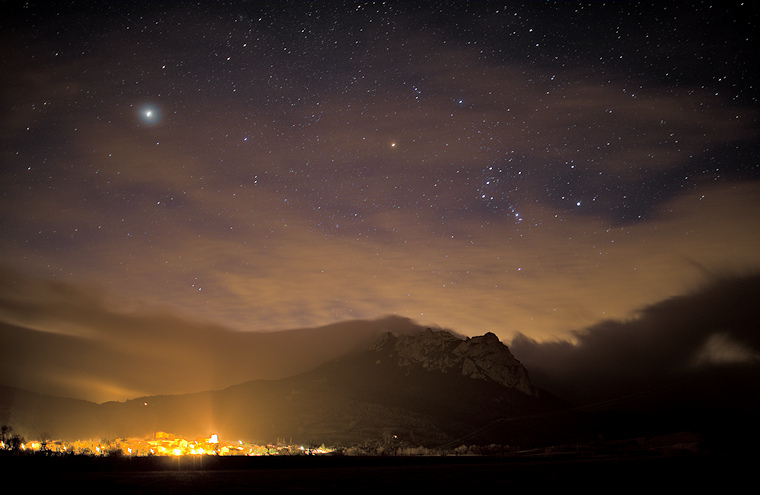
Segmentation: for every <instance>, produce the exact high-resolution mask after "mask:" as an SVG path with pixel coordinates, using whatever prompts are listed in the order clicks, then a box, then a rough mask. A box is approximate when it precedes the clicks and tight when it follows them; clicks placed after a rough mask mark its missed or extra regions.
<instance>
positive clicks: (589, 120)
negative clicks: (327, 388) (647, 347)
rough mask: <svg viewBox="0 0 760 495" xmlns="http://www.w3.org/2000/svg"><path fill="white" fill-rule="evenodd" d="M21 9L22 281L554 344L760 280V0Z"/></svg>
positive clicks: (175, 308)
mask: <svg viewBox="0 0 760 495" xmlns="http://www.w3.org/2000/svg"><path fill="white" fill-rule="evenodd" d="M8 3H9V4H10V5H5V4H4V5H3V7H2V9H3V10H4V11H5V12H4V13H3V15H2V16H1V17H2V20H0V36H1V37H2V40H3V42H4V46H7V47H12V48H13V49H9V50H4V52H3V54H2V55H1V56H2V59H3V66H4V67H5V68H6V69H4V71H3V75H2V76H0V78H1V80H2V109H3V110H2V113H1V114H0V115H2V117H0V125H1V126H2V135H1V136H0V140H2V155H1V157H2V158H0V159H1V160H2V167H1V169H0V181H1V182H0V183H1V184H2V196H1V197H0V211H1V212H2V215H1V216H0V246H2V250H3V253H4V264H5V265H6V268H10V269H13V270H16V271H17V272H18V273H20V274H23V275H24V276H30V277H42V278H48V279H49V278H55V279H57V280H61V281H64V282H66V283H69V284H74V285H85V286H96V287H99V288H101V289H102V291H103V292H104V293H107V294H109V295H110V296H111V297H113V298H114V300H116V301H121V302H120V303H119V304H125V305H127V306H129V305H130V304H147V305H149V306H151V307H163V308H167V311H172V312H177V313H179V314H182V315H186V316H188V317H191V318H200V319H203V320H209V321H214V322H217V323H219V324H222V325H224V326H227V327H229V328H233V329H237V330H255V331H264V330H278V329H285V328H294V327H299V326H316V325H321V324H325V323H330V322H334V321H341V320H346V319H353V318H376V317H380V316H383V315H386V314H397V315H401V316H407V317H410V318H413V319H415V320H418V321H420V322H422V323H425V324H433V325H440V326H443V327H447V328H452V329H454V330H457V331H459V332H462V333H465V334H482V333H483V332H485V331H493V332H495V333H497V334H498V335H500V336H501V337H502V338H509V337H510V336H511V335H513V334H514V333H515V332H522V333H525V334H528V335H531V336H534V337H535V338H539V339H543V338H551V337H557V336H564V335H567V334H568V332H570V331H572V330H577V329H579V328H582V327H584V326H587V325H590V324H592V323H594V322H596V321H598V320H600V319H604V318H625V317H626V316H628V315H630V314H631V312H632V311H634V310H636V309H637V308H639V307H641V306H642V305H644V304H647V303H651V302H654V301H657V300H660V299H663V298H666V297H669V296H672V295H674V294H677V293H679V292H681V291H683V290H684V289H685V288H686V287H688V286H689V285H690V284H692V283H694V282H695V281H698V280H699V279H700V278H701V277H703V276H704V273H705V272H715V271H723V270H739V271H741V270H747V269H755V268H757V265H758V261H760V249H758V248H760V204H759V203H758V201H757V198H758V197H760V183H759V182H758V180H759V179H760V164H759V163H758V161H759V156H760V155H759V154H758V140H757V136H758V133H757V129H758V100H757V96H758V91H757V76H758V74H757V63H756V61H755V60H754V57H755V55H754V54H755V53H757V48H758V46H757V45H758V44H757V35H756V34H755V33H756V28H757V17H756V15H755V14H754V13H753V12H752V10H751V8H750V6H749V5H747V4H741V3H737V4H732V5H724V4H721V6H718V5H717V4H715V5H713V4H710V3H705V2H688V3H686V2H675V3H671V2H669V3H635V4H634V3H628V2H607V3H600V2H541V3H538V2H529V3H525V4H522V3H506V4H498V5H497V4H494V3H492V2H445V1H443V2H420V3H417V2H348V1H346V2H222V3H200V4H194V3H193V4H190V3H174V2H172V3H166V4H164V3H155V2H131V3H128V4H126V3H102V4H90V3H85V4H79V3H75V4H73V5H68V4H67V5H63V4H60V5H59V4H52V5H46V6H44V7H43V6H39V5H33V4H31V5H26V4H23V5H22V4H16V3H14V2H8ZM697 267H698V268H697Z"/></svg>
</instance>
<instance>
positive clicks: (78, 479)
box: [0, 455, 751, 494]
mask: <svg viewBox="0 0 760 495" xmlns="http://www.w3.org/2000/svg"><path fill="white" fill-rule="evenodd" d="M750 461H751V460H750V459H744V458H737V457H731V456H720V457H715V456H707V455H699V456H683V457H618V458H567V459H556V458H554V459H548V458H503V457H502V458H495V457H395V458H389V457H342V458H341V457H297V458H296V457H290V458H287V457H285V458H283V457H278V458H256V459H252V458H240V459H231V458H221V459H219V458H217V459H206V460H205V461H204V462H205V463H206V464H205V465H200V463H199V462H198V459H195V460H193V459H192V458H181V459H177V458H161V459H150V460H148V461H145V462H142V461H141V460H140V459H137V458H135V459H131V460H130V459H118V460H117V461H114V460H109V459H95V460H94V462H93V460H92V459H90V460H88V461H87V462H86V463H79V464H77V463H76V462H69V461H67V459H62V458H47V459H43V460H42V461H40V460H39V459H33V458H23V457H19V458H11V457H5V458H2V459H0V462H2V471H3V478H4V479H5V480H10V479H13V478H15V479H17V480H18V481H20V484H19V485H17V486H26V487H29V488H31V489H33V490H34V491H35V492H37V493H40V492H42V491H47V490H54V489H55V490H62V489H64V490H65V489H67V488H73V489H82V488H90V489H92V488H94V489H97V490H99V491H100V492H101V493H108V494H115V493H163V494H167V493H178V494H179V493H182V494H187V493H244V492H259V491H261V492H264V491H268V492H271V491H276V492H281V491H295V492H297V491H314V490H325V489H328V490H329V489H333V490H341V491H343V490H346V489H352V490H361V491H362V492H366V493H379V492H387V491H388V490H403V491H404V492H407V491H416V490H424V491H425V492H429V491H430V490H434V489H443V488H446V489H447V490H446V492H449V491H450V490H452V489H454V490H459V489H466V490H468V491H470V490H479V489H493V488H572V487H575V488H580V489H583V490H585V491H586V492H589V491H591V492H595V493H596V492H601V491H609V490H616V489H624V490H626V491H628V490H630V489H652V488H657V489H669V488H677V489H679V490H684V489H694V488H700V491H704V490H705V489H709V488H716V489H717V488H720V489H721V490H723V491H725V490H726V489H729V490H730V489H731V488H734V487H738V485H739V484H743V481H746V480H748V479H749V478H750V477H749V473H750V472H751V471H748V469H749V467H750ZM67 462H69V463H68V464H67ZM183 463H184V464H183Z"/></svg>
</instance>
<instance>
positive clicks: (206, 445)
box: [21, 432, 331, 456]
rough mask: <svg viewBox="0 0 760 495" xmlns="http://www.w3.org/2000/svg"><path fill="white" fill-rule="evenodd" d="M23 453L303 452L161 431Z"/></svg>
mask: <svg viewBox="0 0 760 495" xmlns="http://www.w3.org/2000/svg"><path fill="white" fill-rule="evenodd" d="M21 447H22V449H24V450H32V451H39V450H48V451H52V452H73V453H77V454H81V453H89V454H93V455H106V454H108V453H110V452H113V451H114V450H115V449H120V450H121V452H122V453H123V454H124V455H127V456H147V455H158V456H200V455H221V456H231V455H243V456H257V455H272V454H277V453H280V452H281V451H283V450H286V451H288V452H290V453H293V452H299V451H300V452H306V450H307V449H306V448H304V447H303V446H288V445H278V446H274V445H255V444H247V443H245V442H243V441H242V440H238V441H237V442H234V443H230V442H225V441H220V440H219V437H218V436H217V435H216V434H213V435H210V436H209V437H208V438H203V437H196V439H195V440H185V439H184V438H175V437H174V435H171V434H169V433H165V432H156V433H155V435H154V436H153V438H152V439H150V440H141V439H136V438H133V439H121V440H116V441H114V442H102V441H94V440H78V441H76V442H73V443H70V444H69V443H67V442H63V441H55V442H45V444H44V447H43V443H42V442H41V441H36V440H35V441H31V442H27V443H26V444H24V445H22V446H21ZM329 452H331V450H330V449H328V448H326V447H324V445H323V446H321V447H320V448H315V449H309V450H308V453H310V454H327V453H329Z"/></svg>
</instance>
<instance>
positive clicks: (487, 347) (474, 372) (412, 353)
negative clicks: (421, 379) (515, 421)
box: [371, 328, 537, 396]
mask: <svg viewBox="0 0 760 495" xmlns="http://www.w3.org/2000/svg"><path fill="white" fill-rule="evenodd" d="M371 350H373V351H375V352H377V353H378V354H380V356H378V361H377V363H378V364H379V363H380V362H381V361H382V359H390V360H392V361H393V362H394V363H395V364H396V365H398V366H399V367H402V368H408V369H409V370H411V369H414V368H422V369H424V370H427V371H440V372H443V373H452V372H453V373H461V374H462V375H464V376H467V377H470V378H473V379H480V380H493V381H495V382H497V383H499V384H501V385H503V386H505V387H510V388H513V389H516V390H518V391H520V392H522V393H524V394H527V395H531V396H536V395H537V390H536V388H535V387H534V386H533V385H532V384H531V382H530V378H529V377H528V372H527V370H526V369H525V367H524V366H523V365H522V364H521V363H520V361H518V360H517V359H515V357H514V356H513V355H512V353H511V352H510V351H509V348H508V347H507V346H506V345H504V344H503V343H502V342H501V341H500V340H499V338H498V337H497V336H496V335H494V334H493V333H491V332H488V333H486V334H485V335H482V336H478V337H471V338H470V337H468V338H466V339H464V340H462V339H461V338H458V337H455V336H454V335H452V334H451V333H449V332H446V331H434V330H432V329H430V328H428V329H426V330H425V331H424V332H421V333H418V334H412V335H398V336H397V335H394V334H392V333H390V332H389V333H387V334H385V336H384V337H383V338H382V339H381V340H380V342H378V343H377V344H376V345H375V346H373V347H372V349H371ZM381 356H382V357H381Z"/></svg>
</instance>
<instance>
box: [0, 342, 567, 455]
mask: <svg viewBox="0 0 760 495" xmlns="http://www.w3.org/2000/svg"><path fill="white" fill-rule="evenodd" d="M6 394H8V395H7V396H8V397H12V400H10V401H6V400H3V404H2V406H1V407H2V409H0V411H1V413H2V415H1V416H0V421H2V422H3V424H6V423H8V424H12V425H13V427H14V430H15V431H18V432H21V433H22V434H25V435H26V436H29V437H36V436H38V435H39V434H40V433H42V432H45V433H46V434H47V435H48V436H50V437H51V438H62V439H73V438H84V437H89V438H121V437H144V436H147V435H150V434H151V433H153V432H154V431H159V430H161V431H170V432H172V433H175V434H177V435H182V436H186V437H189V438H193V437H195V436H196V435H207V434H209V433H211V432H215V433H218V434H219V435H220V436H221V437H224V438H241V439H245V440H247V441H253V442H267V441H270V442H271V441H273V440H274V439H275V438H289V439H293V440H295V441H301V442H306V441H316V442H320V443H321V442H327V443H332V444H340V443H342V444H352V443H360V442H366V441H374V440H379V441H391V440H394V441H395V440H398V441H408V442H413V443H418V444H443V443H446V442H449V441H453V440H456V439H458V438H462V437H466V436H468V435H470V434H472V433H473V432H477V431H478V430H479V429H481V428H484V427H488V426H489V425H492V424H494V423H493V422H494V421H495V420H498V419H499V418H514V417H521V416H528V415H531V414H536V413H540V412H544V411H547V410H550V409H551V408H553V407H556V406H557V404H558V401H556V400H555V399H553V398H551V397H549V396H548V395H547V394H541V393H540V392H539V391H538V390H537V389H536V388H535V387H533V385H532V384H531V383H530V379H529V377H528V373H527V371H526V370H525V368H524V367H523V366H522V365H521V364H520V363H519V361H517V360H516V359H515V358H514V357H513V356H512V355H511V353H510V352H509V350H508V349H507V347H506V346H505V345H504V344H502V343H501V342H499V340H498V338H496V336H494V335H493V334H486V335H485V336H482V337H474V338H472V339H464V340H462V339H460V338H458V337H455V336H453V335H452V334H450V333H447V332H444V331H438V332H434V331H432V330H430V329H428V330H427V331H425V332H423V333H420V334H417V335H401V336H396V335H394V334H391V333H388V334H386V335H385V336H383V338H382V339H381V340H380V341H379V342H377V343H376V344H375V345H373V346H372V347H371V348H369V349H367V350H364V351H361V352H356V353H351V354H348V355H345V356H344V357H342V358H339V359H336V360H334V361H332V362H330V363H328V364H325V365H323V366H320V367H317V368H315V369H314V370H312V371H309V372H306V373H302V374H299V375H295V376H292V377H289V378H285V379H281V380H256V381H251V382H246V383H243V384H240V385H236V386H233V387H229V388H226V389H224V390H219V391H209V392H203V393H196V394H184V395H175V396H168V395H163V396H151V397H141V398H137V399H133V400H128V401H125V402H107V403H104V404H99V405H97V404H93V403H89V402H84V401H74V400H71V399H56V398H49V397H43V396H39V395H37V394H30V393H26V392H21V391H18V390H15V391H11V390H4V391H3V395H4V397H5V396H6ZM506 425H507V426H505V424H504V423H502V424H501V426H500V427H499V428H496V429H487V430H486V431H485V432H483V433H480V434H477V433H476V434H475V435H473V436H471V437H468V441H469V443H478V442H485V443H512V442H515V441H517V440H521V439H522V440H524V439H525V435H526V432H529V431H530V428H528V429H527V430H526V428H525V424H523V425H522V426H521V427H519V428H517V427H515V426H512V427H510V426H508V425H509V424H506ZM518 433H519V434H518Z"/></svg>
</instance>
